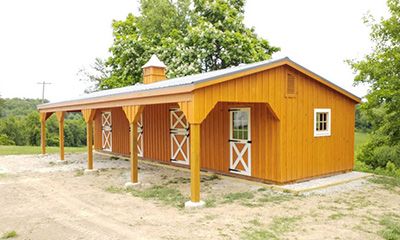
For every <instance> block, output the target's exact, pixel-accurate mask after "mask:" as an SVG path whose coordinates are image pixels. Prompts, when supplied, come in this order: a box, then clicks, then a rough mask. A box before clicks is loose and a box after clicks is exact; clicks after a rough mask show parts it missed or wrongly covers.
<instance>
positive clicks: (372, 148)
mask: <svg viewBox="0 0 400 240" xmlns="http://www.w3.org/2000/svg"><path fill="white" fill-rule="evenodd" d="M357 160H358V161H360V162H363V163H365V164H366V165H368V166H370V167H371V168H372V169H376V168H378V167H380V168H385V167H386V165H387V164H388V162H391V163H393V164H394V165H395V166H396V167H397V168H400V145H394V146H391V145H389V143H388V140H387V137H385V136H381V135H374V136H373V137H372V138H371V139H370V140H369V141H368V142H367V143H366V144H365V145H364V146H362V147H361V151H360V153H359V154H358V155H357Z"/></svg>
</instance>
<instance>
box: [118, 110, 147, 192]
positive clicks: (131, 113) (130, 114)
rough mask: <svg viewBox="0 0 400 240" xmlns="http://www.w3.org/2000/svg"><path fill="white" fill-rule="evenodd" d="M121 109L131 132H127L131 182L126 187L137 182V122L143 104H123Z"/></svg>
mask: <svg viewBox="0 0 400 240" xmlns="http://www.w3.org/2000/svg"><path fill="white" fill-rule="evenodd" d="M122 109H123V110H124V112H125V116H126V118H127V119H128V122H129V126H130V128H131V132H130V133H129V148H130V154H131V156H130V161H131V179H130V180H131V182H128V183H126V184H125V186H126V187H131V186H134V185H135V184H138V182H139V177H138V150H137V122H138V119H139V116H140V114H141V113H142V111H143V106H124V107H122Z"/></svg>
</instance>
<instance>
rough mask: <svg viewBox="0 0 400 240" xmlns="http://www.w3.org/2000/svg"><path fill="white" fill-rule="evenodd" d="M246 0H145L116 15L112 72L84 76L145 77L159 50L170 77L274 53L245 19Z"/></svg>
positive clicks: (109, 80)
mask: <svg viewBox="0 0 400 240" xmlns="http://www.w3.org/2000/svg"><path fill="white" fill-rule="evenodd" d="M244 4H245V1H244V0H217V1H214V0H177V1H170V0H141V1H140V12H141V14H140V16H134V15H133V14H129V15H128V16H127V18H126V19H125V20H123V21H114V22H113V24H112V26H113V36H114V42H113V45H112V46H111V48H110V49H109V50H110V53H111V57H110V58H108V59H107V60H106V61H105V63H104V65H105V68H108V69H109V71H110V72H109V73H110V75H109V76H104V77H102V78H101V79H98V78H92V79H91V78H89V77H86V78H85V79H87V80H91V81H93V82H95V85H96V86H98V88H99V89H108V88H115V87H122V86H127V85H132V84H134V83H137V82H141V81H142V68H141V67H142V66H143V65H144V64H145V63H146V62H147V61H148V60H149V59H150V56H151V55H152V54H157V55H158V56H159V58H160V59H161V60H163V61H164V63H165V64H166V65H167V66H168V69H167V70H168V71H167V75H168V77H170V78H171V77H178V76H184V75H188V74H194V73H200V72H207V71H212V70H217V69H222V68H226V67H230V66H236V65H238V64H240V63H251V62H255V61H262V60H266V59H269V58H270V57H271V55H272V54H273V53H274V52H276V51H279V48H277V47H273V46H271V45H270V44H269V43H268V41H267V40H265V39H263V38H261V37H259V36H258V35H257V34H256V33H255V30H254V28H248V27H246V26H245V25H244V23H243V19H244Z"/></svg>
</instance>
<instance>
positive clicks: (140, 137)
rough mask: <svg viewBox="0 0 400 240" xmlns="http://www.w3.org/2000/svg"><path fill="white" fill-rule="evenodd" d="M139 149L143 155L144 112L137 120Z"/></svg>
mask: <svg viewBox="0 0 400 240" xmlns="http://www.w3.org/2000/svg"><path fill="white" fill-rule="evenodd" d="M137 133H138V134H137V150H138V156H139V157H143V113H142V114H140V117H139V120H138V122H137Z"/></svg>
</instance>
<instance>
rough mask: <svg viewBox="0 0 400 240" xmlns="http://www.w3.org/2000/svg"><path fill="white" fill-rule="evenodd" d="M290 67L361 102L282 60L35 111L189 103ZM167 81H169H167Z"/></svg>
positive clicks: (292, 62) (64, 102)
mask: <svg viewBox="0 0 400 240" xmlns="http://www.w3.org/2000/svg"><path fill="white" fill-rule="evenodd" d="M284 65H287V66H290V67H292V68H294V69H296V70H297V71H299V72H301V73H303V74H305V75H307V76H309V77H310V78H313V79H315V80H316V81H318V82H320V83H321V84H323V85H325V86H327V87H329V88H331V89H333V90H335V91H337V92H339V93H341V94H342V95H344V96H346V97H348V98H350V99H351V100H353V101H354V102H355V103H360V102H361V99H360V98H359V97H357V96H355V95H354V94H352V93H350V92H348V91H346V90H345V89H343V88H341V87H339V86H337V85H336V84H334V83H332V82H330V81H328V80H327V79H325V78H323V77H321V76H319V75H318V74H316V73H314V72H312V71H310V70H308V69H307V68H305V67H303V66H301V65H300V64H297V63H295V62H294V61H292V60H290V59H289V58H287V57H286V58H282V59H278V60H274V61H269V62H265V63H262V64H258V65H249V67H247V68H244V70H243V69H240V68H239V69H238V70H235V69H232V71H228V72H225V73H222V74H219V75H218V74H216V75H212V76H210V77H205V78H202V79H198V80H196V81H195V82H190V81H189V82H185V83H183V84H180V85H177V86H167V87H160V88H155V89H148V90H142V91H133V92H123V93H118V92H117V93H110V94H108V95H101V96H94V97H90V95H88V97H87V98H81V99H76V100H70V101H63V102H56V103H47V104H41V105H38V109H39V110H40V111H41V112H56V111H78V110H81V109H100V108H111V107H122V106H127V105H149V104H161V103H172V102H181V101H191V100H192V92H193V91H194V90H196V89H199V88H204V87H207V86H210V85H214V84H218V83H221V82H225V81H228V80H232V79H235V78H240V77H243V76H247V75H250V74H254V73H257V72H261V71H265V70H268V69H272V68H276V67H280V66H284ZM166 81H168V80H166Z"/></svg>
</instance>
